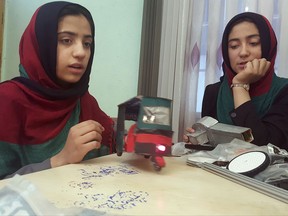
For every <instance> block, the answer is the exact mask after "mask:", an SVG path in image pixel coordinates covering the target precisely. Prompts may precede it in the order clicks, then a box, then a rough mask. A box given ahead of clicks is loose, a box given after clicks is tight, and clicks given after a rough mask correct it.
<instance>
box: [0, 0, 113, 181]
mask: <svg viewBox="0 0 288 216" xmlns="http://www.w3.org/2000/svg"><path fill="white" fill-rule="evenodd" d="M94 34H95V29H94V22H93V19H92V16H91V14H90V12H89V11H88V10H87V9H86V8H84V7H83V6H81V5H78V4H74V3H70V2H64V1H60V2H51V3H47V4H44V5H43V6H41V7H40V8H38V9H37V10H36V12H35V13H34V15H33V16H32V18H31V21H30V23H29V24H28V26H27V28H26V30H25V31H24V33H23V35H22V38H21V41H20V46H19V54H20V65H19V71H20V75H21V76H20V77H16V78H14V79H13V80H9V81H6V82H3V83H1V85H0V98H1V105H0V113H1V114H0V127H1V129H0V158H1V160H0V178H3V177H5V176H6V177H7V176H9V175H10V176H11V174H12V175H14V174H15V173H18V174H25V173H29V172H34V171H38V170H42V169H47V168H50V167H57V166H61V165H64V164H68V163H77V162H80V161H81V160H83V159H89V158H93V157H97V156H101V155H105V154H109V153H112V151H113V140H114V138H113V121H112V119H111V118H110V117H109V116H107V115H106V114H105V113H104V112H103V111H102V110H101V109H100V107H99V105H98V103H97V101H96V100H95V98H94V97H92V96H91V95H90V94H89V92H88V83H89V76H90V72H91V66H92V62H93V55H94Z"/></svg>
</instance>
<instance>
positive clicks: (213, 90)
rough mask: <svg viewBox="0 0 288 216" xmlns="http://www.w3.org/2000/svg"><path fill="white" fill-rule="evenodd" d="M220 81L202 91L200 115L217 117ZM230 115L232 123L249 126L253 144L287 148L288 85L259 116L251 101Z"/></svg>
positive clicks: (232, 111)
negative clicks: (262, 114)
mask: <svg viewBox="0 0 288 216" xmlns="http://www.w3.org/2000/svg"><path fill="white" fill-rule="evenodd" d="M220 84H221V83H220V82H217V83H215V84H211V85H208V86H207V87H206V89H205V92H204V97H203V103H202V114H201V115H202V117H204V116H210V117H213V118H215V119H217V120H218V118H217V97H218V91H219V88H220ZM230 117H231V120H232V122H233V123H234V125H237V126H242V127H248V128H251V130H252V134H253V137H254V141H252V143H253V144H255V145H258V146H261V145H267V144H268V143H271V144H273V145H276V146H278V147H280V148H282V149H286V150H288V86H287V87H285V88H283V89H282V90H281V91H280V92H279V94H278V95H277V97H276V98H275V100H274V102H273V104H272V106H271V108H270V109H269V110H268V112H267V113H266V114H265V115H264V116H263V117H262V118H260V117H259V116H258V115H257V113H256V110H255V108H254V106H253V104H252V102H251V101H248V102H246V103H244V104H242V105H241V106H239V107H238V108H237V109H234V110H231V112H230Z"/></svg>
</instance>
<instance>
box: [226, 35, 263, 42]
mask: <svg viewBox="0 0 288 216" xmlns="http://www.w3.org/2000/svg"><path fill="white" fill-rule="evenodd" d="M254 37H259V38H260V35H259V34H252V35H248V36H247V37H246V38H247V39H251V38H254ZM232 41H239V39H238V38H232V39H230V40H228V43H230V42H232Z"/></svg>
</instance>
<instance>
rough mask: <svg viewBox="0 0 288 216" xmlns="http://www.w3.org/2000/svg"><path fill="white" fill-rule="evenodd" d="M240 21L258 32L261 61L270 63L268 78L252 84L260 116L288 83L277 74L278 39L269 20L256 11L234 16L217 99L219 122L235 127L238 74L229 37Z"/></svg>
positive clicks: (224, 41) (224, 47) (225, 40)
mask: <svg viewBox="0 0 288 216" xmlns="http://www.w3.org/2000/svg"><path fill="white" fill-rule="evenodd" d="M241 21H250V22H253V23H254V24H255V25H256V26H257V28H258V30H259V35H260V41H261V51H262V58H265V59H267V60H268V61H270V62H271V65H270V67H269V69H268V71H267V73H266V75H265V76H264V77H263V78H261V79H260V80H258V81H257V82H255V83H252V84H251V85H250V90H249V93H250V96H251V102H252V103H253V104H254V106H255V107H256V111H257V113H258V114H259V116H260V117H261V116H263V115H265V113H266V112H267V111H268V110H269V108H270V107H271V105H272V103H273V101H274V99H275V97H276V96H277V94H278V93H279V92H280V91H281V89H282V88H283V87H284V86H286V85H287V84H288V79H285V78H280V77H278V76H277V75H276V74H275V72H274V64H275V58H276V53H277V39H276V36H275V33H274V31H273V28H272V27H271V24H270V23H269V21H268V20H267V19H266V18H265V17H264V16H262V15H260V14H257V13H253V12H244V13H241V14H238V15H236V16H235V17H233V18H232V19H231V20H230V21H229V22H228V24H227V26H226V28H225V30H224V33H223V38H222V54H223V60H224V61H223V64H222V68H223V71H224V76H223V77H222V78H221V80H222V83H221V85H220V90H219V94H218V99H217V118H218V120H219V122H222V123H226V124H232V120H231V118H230V115H229V113H230V112H231V111H232V110H233V109H234V101H233V95H232V91H231V89H230V85H231V83H232V79H233V77H234V76H235V75H236V73H235V72H234V71H233V70H232V68H231V65H230V61H229V56H228V37H229V34H230V32H231V30H232V28H233V27H234V26H235V25H236V24H238V23H240V22H241Z"/></svg>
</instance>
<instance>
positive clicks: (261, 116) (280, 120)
mask: <svg viewBox="0 0 288 216" xmlns="http://www.w3.org/2000/svg"><path fill="white" fill-rule="evenodd" d="M276 53H277V39H276V36H275V33H274V31H273V29H272V27H271V25H270V23H269V21H268V20H267V19H266V18H265V17H264V16H262V15H260V14H257V13H252V12H245V13H241V14H238V15H236V16H235V17H233V18H232V19H231V20H230V22H229V23H228V24H227V26H226V28H225V30H224V34H223V38H222V54H223V59H224V61H223V65H222V68H223V71H224V75H223V77H221V80H220V82H218V83H215V84H212V85H208V86H207V87H206V89H205V93H204V98H203V104H202V116H211V117H213V118H216V119H217V120H218V121H219V122H221V123H226V124H233V125H237V126H242V127H248V128H251V129H252V134H253V137H254V141H252V143H254V144H256V145H267V144H268V143H272V144H274V145H276V146H279V147H280V148H284V149H288V127H287V125H288V111H287V110H288V79H284V78H280V77H278V76H277V75H276V74H275V72H274V64H275V58H276ZM189 130H190V129H189ZM189 130H188V131H189ZM186 138H187V137H185V138H184V139H186Z"/></svg>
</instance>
